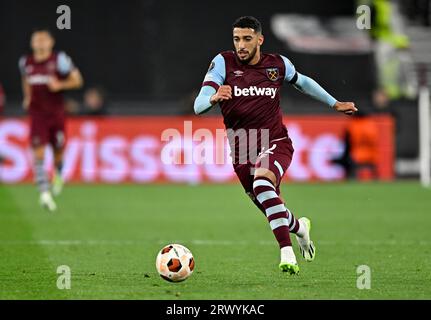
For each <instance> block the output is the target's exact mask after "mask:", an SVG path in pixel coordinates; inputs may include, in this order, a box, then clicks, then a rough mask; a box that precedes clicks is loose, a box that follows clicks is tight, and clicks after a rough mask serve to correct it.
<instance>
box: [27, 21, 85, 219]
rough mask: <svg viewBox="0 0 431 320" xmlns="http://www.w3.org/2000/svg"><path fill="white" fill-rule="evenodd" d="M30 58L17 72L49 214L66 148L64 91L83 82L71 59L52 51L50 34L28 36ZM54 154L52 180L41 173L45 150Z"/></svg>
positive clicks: (59, 183) (41, 32)
mask: <svg viewBox="0 0 431 320" xmlns="http://www.w3.org/2000/svg"><path fill="white" fill-rule="evenodd" d="M30 45H31V48H32V51H33V52H32V54H29V55H26V56H23V57H21V59H20V60H19V69H20V71H21V76H22V89H23V95H24V101H23V107H24V109H25V110H26V111H27V112H28V114H29V117H30V142H31V146H32V150H33V154H34V173H35V180H36V184H37V185H38V188H39V191H40V198H39V201H40V204H41V205H42V206H43V207H45V208H47V209H48V210H49V211H54V210H56V208H57V206H56V203H55V201H54V199H53V196H52V195H53V194H54V195H58V194H59V193H60V192H61V189H62V187H63V179H62V177H61V170H62V166H63V150H64V146H65V141H66V140H65V107H64V101H63V91H65V90H71V89H78V88H80V87H81V86H82V83H83V80H82V76H81V73H80V72H79V70H78V69H77V68H76V67H75V66H74V65H73V63H72V60H71V59H70V57H69V56H68V55H67V54H66V53H64V52H62V51H60V52H56V51H54V50H53V48H54V38H53V36H52V34H51V33H50V31H49V30H47V29H38V30H35V31H34V32H33V33H32V35H31V43H30ZM47 145H50V146H51V147H52V149H53V153H54V165H55V170H54V177H53V186H52V188H51V179H50V178H49V176H48V173H47V172H45V170H44V154H45V147H46V146H47Z"/></svg>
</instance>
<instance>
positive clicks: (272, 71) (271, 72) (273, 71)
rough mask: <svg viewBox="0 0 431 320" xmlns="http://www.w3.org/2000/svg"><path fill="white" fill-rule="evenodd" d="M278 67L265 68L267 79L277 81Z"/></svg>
mask: <svg viewBox="0 0 431 320" xmlns="http://www.w3.org/2000/svg"><path fill="white" fill-rule="evenodd" d="M278 74H279V73H278V68H267V69H266V75H267V77H268V79H269V80H271V81H277V80H278Z"/></svg>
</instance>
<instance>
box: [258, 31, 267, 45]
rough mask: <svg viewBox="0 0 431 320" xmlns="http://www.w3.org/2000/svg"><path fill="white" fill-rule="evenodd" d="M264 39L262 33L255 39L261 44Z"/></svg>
mask: <svg viewBox="0 0 431 320" xmlns="http://www.w3.org/2000/svg"><path fill="white" fill-rule="evenodd" d="M264 40H265V38H264V36H263V34H259V37H258V39H257V43H258V44H259V45H260V46H261V45H262V44H263V41H264Z"/></svg>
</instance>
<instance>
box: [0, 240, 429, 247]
mask: <svg viewBox="0 0 431 320" xmlns="http://www.w3.org/2000/svg"><path fill="white" fill-rule="evenodd" d="M315 242H316V245H322V246H336V245H346V244H347V245H350V246H415V245H419V246H431V241H397V240H386V241H385V240H382V241H379V240H375V241H373V240H364V241H348V242H344V241H343V242H336V241H328V240H321V241H315ZM154 243H157V244H158V245H167V244H170V243H185V244H192V245H197V246H233V245H235V246H238V245H239V246H254V245H259V246H273V245H276V242H275V240H274V241H267V240H261V241H246V240H238V241H234V240H204V239H200V240H198V239H195V240H185V239H183V240H171V241H164V240H163V241H162V240H159V241H156V242H155V241H145V240H0V245H40V246H73V245H78V246H82V245H86V246H98V245H113V246H130V245H132V246H133V245H147V244H154Z"/></svg>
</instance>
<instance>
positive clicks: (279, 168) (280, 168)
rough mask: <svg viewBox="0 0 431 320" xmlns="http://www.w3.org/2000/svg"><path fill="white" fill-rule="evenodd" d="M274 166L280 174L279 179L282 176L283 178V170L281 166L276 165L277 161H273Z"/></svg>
mask: <svg viewBox="0 0 431 320" xmlns="http://www.w3.org/2000/svg"><path fill="white" fill-rule="evenodd" d="M274 164H275V166H276V167H277V169H278V171H279V172H280V177H282V176H283V174H284V170H283V168H282V167H281V165H280V164H279V163H278V161H277V160H275V161H274Z"/></svg>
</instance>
